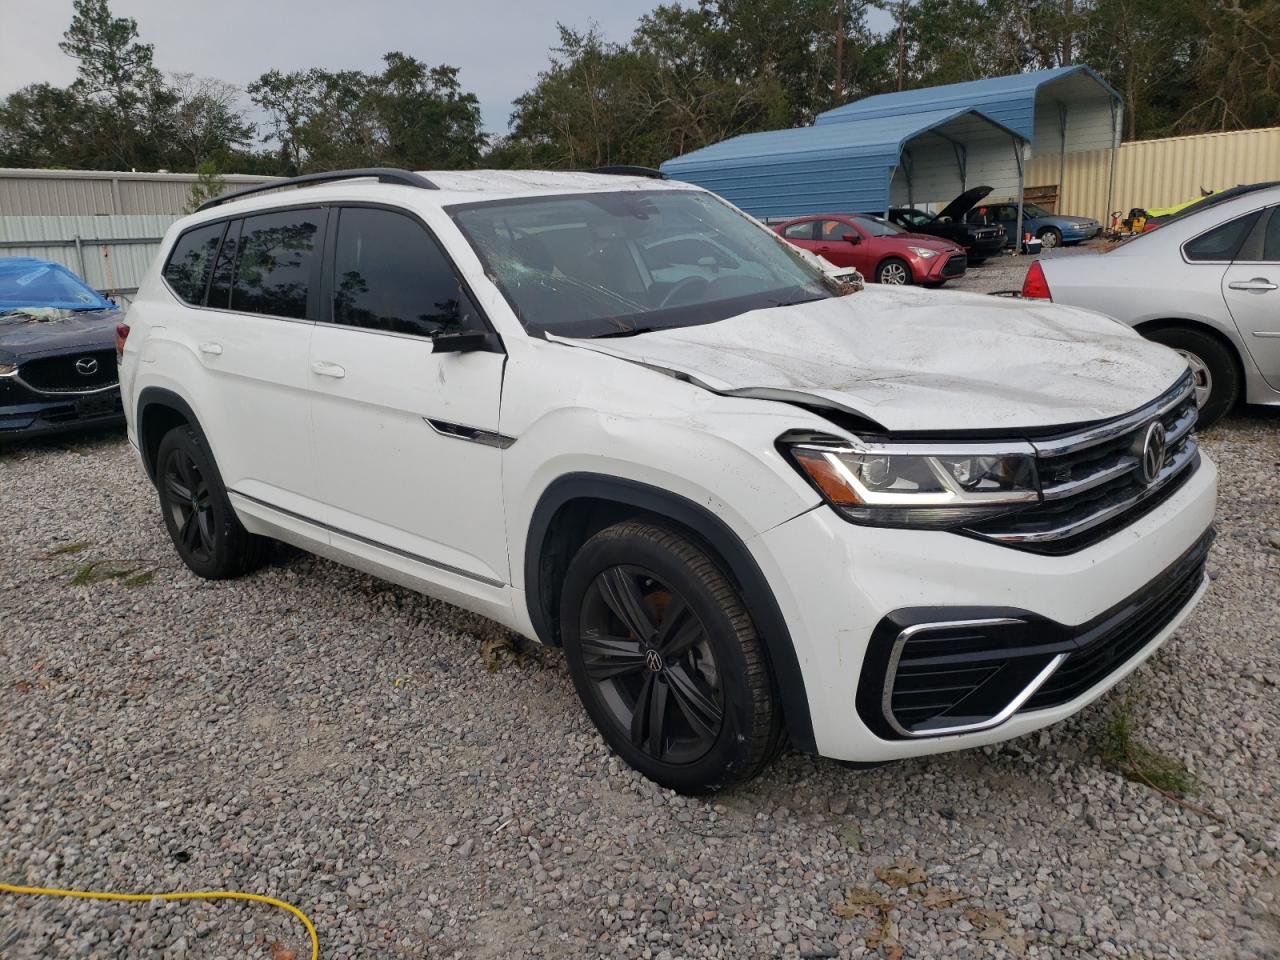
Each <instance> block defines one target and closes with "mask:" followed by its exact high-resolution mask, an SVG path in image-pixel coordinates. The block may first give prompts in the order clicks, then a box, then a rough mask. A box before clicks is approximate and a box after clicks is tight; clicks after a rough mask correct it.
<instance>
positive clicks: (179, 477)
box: [155, 424, 271, 580]
mask: <svg viewBox="0 0 1280 960" xmlns="http://www.w3.org/2000/svg"><path fill="white" fill-rule="evenodd" d="M155 478H156V490H157V492H158V493H159V495H160V512H161V514H162V515H163V516H164V525H165V527H167V528H168V530H169V539H171V540H172V541H173V546H174V548H175V549H176V550H177V551H178V556H179V557H181V558H182V562H183V563H185V564H186V565H187V566H188V567H190V568H191V571H192V573H195V574H196V575H197V576H201V577H204V578H205V579H206V580H225V579H227V578H229V577H238V576H240V575H241V574H245V573H248V572H249V571H250V570H254V569H256V568H257V567H259V566H261V565H262V562H263V561H264V560H265V559H266V555H267V551H268V549H269V547H270V544H271V541H269V540H268V539H267V538H266V537H261V536H257V535H255V534H252V533H250V532H249V531H248V530H246V529H245V528H244V527H243V526H242V525H241V523H240V518H239V517H237V516H236V512H235V510H234V509H233V508H232V506H231V501H230V499H229V498H228V497H227V491H226V488H225V487H224V486H223V484H222V475H221V474H220V473H219V472H218V466H217V464H215V463H214V461H213V455H212V454H211V453H210V452H209V447H208V444H207V442H206V441H205V438H204V434H202V433H201V432H200V431H198V430H196V429H195V428H193V427H191V426H188V425H186V424H183V425H181V426H177V427H174V428H173V429H172V430H170V431H169V432H168V433H166V434H165V435H164V436H163V437H162V438H161V439H160V445H159V448H158V449H157V451H156V460H155Z"/></svg>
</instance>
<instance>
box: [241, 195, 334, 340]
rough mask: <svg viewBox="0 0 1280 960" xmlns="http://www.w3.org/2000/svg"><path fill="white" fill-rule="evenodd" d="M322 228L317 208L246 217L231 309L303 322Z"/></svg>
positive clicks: (321, 213) (320, 215)
mask: <svg viewBox="0 0 1280 960" xmlns="http://www.w3.org/2000/svg"><path fill="white" fill-rule="evenodd" d="M323 226H324V212H323V211H321V210H282V211H279V212H276V213H264V214H259V215H257V216H253V217H245V218H244V225H243V226H242V227H241V231H240V244H239V246H240V249H239V255H238V256H237V259H236V273H235V282H234V283H233V285H232V288H231V309H232V310H238V311H241V312H244V313H262V314H267V315H268V316H273V317H287V318H290V319H295V320H305V319H306V318H307V301H308V297H309V295H310V292H311V283H312V275H313V273H314V271H315V265H316V257H317V256H318V251H319V248H320V240H321V237H322V236H323V233H324V230H323Z"/></svg>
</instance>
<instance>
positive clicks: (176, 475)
mask: <svg viewBox="0 0 1280 960" xmlns="http://www.w3.org/2000/svg"><path fill="white" fill-rule="evenodd" d="M163 482H164V487H165V493H166V494H167V496H166V498H165V499H166V501H167V505H168V508H169V515H170V517H171V519H172V521H173V526H174V528H175V529H176V530H177V540H178V542H179V543H180V544H181V545H182V547H183V548H184V549H186V550H187V551H188V552H189V553H190V555H191V557H192V558H193V559H195V560H197V561H199V562H201V563H208V562H209V560H210V559H212V557H213V524H214V520H213V503H212V500H211V496H210V491H209V483H208V481H207V480H205V478H204V474H202V473H201V472H200V465H199V464H197V463H196V462H195V459H194V458H193V457H192V456H191V454H190V453H189V452H188V451H186V450H183V449H175V450H172V451H170V453H169V457H168V459H167V460H166V461H165V465H164V480H163Z"/></svg>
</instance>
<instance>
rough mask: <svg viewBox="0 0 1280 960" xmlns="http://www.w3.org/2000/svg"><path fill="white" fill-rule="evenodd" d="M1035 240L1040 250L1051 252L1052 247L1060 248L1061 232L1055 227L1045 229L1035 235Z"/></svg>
mask: <svg viewBox="0 0 1280 960" xmlns="http://www.w3.org/2000/svg"><path fill="white" fill-rule="evenodd" d="M1036 239H1038V240H1039V241H1040V246H1041V248H1042V249H1045V250H1052V249H1053V248H1054V247H1060V246H1062V231H1061V230H1059V229H1058V228H1057V227H1045V228H1044V229H1043V230H1041V231H1040V232H1039V233H1037V234H1036Z"/></svg>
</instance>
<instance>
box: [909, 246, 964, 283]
mask: <svg viewBox="0 0 1280 960" xmlns="http://www.w3.org/2000/svg"><path fill="white" fill-rule="evenodd" d="M968 262H969V258H968V257H967V256H966V255H965V254H964V253H963V252H956V253H940V254H938V255H937V256H936V257H930V258H929V259H928V260H925V259H923V258H922V257H913V258H912V263H911V268H912V272H913V273H915V279H916V283H943V282H945V281H947V280H955V279H956V278H957V277H963V276H964V272H965V269H966V267H967V266H968Z"/></svg>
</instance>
